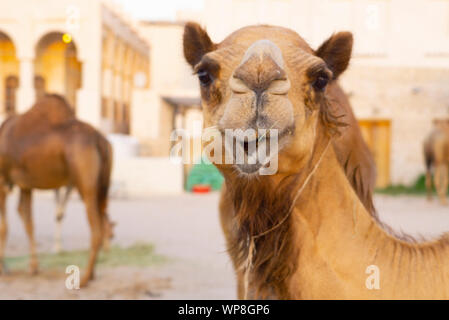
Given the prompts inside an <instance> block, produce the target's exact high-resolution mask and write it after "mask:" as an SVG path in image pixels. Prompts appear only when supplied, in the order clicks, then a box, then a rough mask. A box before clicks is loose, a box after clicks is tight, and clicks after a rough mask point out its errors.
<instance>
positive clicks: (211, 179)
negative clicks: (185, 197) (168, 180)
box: [186, 158, 224, 192]
mask: <svg viewBox="0 0 449 320" xmlns="http://www.w3.org/2000/svg"><path fill="white" fill-rule="evenodd" d="M223 181H224V178H223V176H222V175H221V173H220V171H218V169H217V168H216V167H215V166H214V165H213V164H212V163H211V162H210V161H209V160H207V159H204V158H203V159H201V162H200V163H197V164H195V165H194V166H193V167H192V170H190V172H189V175H188V176H187V183H186V190H187V191H190V192H191V191H192V188H193V186H194V185H209V186H210V187H211V189H212V190H220V189H221V185H222V184H223Z"/></svg>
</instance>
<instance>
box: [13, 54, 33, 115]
mask: <svg viewBox="0 0 449 320" xmlns="http://www.w3.org/2000/svg"><path fill="white" fill-rule="evenodd" d="M19 69H20V71H19V88H18V89H17V106H16V108H17V109H16V111H17V113H23V112H25V111H27V110H28V109H29V108H31V106H32V105H33V104H34V102H35V100H36V93H35V90H34V62H33V59H32V58H28V57H27V58H21V59H20V67H19Z"/></svg>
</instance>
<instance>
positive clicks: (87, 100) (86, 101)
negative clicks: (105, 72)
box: [76, 60, 101, 128]
mask: <svg viewBox="0 0 449 320" xmlns="http://www.w3.org/2000/svg"><path fill="white" fill-rule="evenodd" d="M82 63H83V69H82V70H83V72H82V84H83V86H82V88H81V89H79V90H78V92H77V99H76V104H77V106H76V114H77V117H78V118H79V119H80V120H82V121H85V122H87V123H89V124H91V125H93V126H94V127H96V128H100V126H101V94H100V92H101V87H100V70H101V68H100V67H98V63H94V62H93V61H89V60H88V61H82Z"/></svg>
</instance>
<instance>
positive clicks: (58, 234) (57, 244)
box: [53, 186, 72, 253]
mask: <svg viewBox="0 0 449 320" xmlns="http://www.w3.org/2000/svg"><path fill="white" fill-rule="evenodd" d="M71 191H72V187H70V186H68V187H67V188H66V191H65V193H64V195H63V196H62V197H61V194H60V189H56V190H55V198H56V228H55V239H54V246H53V250H54V252H56V253H60V252H61V251H62V220H63V218H64V212H65V208H66V206H67V202H68V200H69V197H70V192H71Z"/></svg>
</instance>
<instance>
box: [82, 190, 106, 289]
mask: <svg viewBox="0 0 449 320" xmlns="http://www.w3.org/2000/svg"><path fill="white" fill-rule="evenodd" d="M83 198H84V202H85V204H86V211H87V218H88V220H89V226H90V231H91V243H90V253H89V261H88V263H87V268H86V273H85V275H84V277H83V278H82V280H81V286H82V287H83V286H85V285H87V283H88V282H89V280H92V279H93V278H94V268H95V262H96V260H97V255H98V251H99V250H100V247H101V243H102V240H103V225H102V219H101V216H100V212H99V210H98V203H97V202H98V201H97V193H96V190H95V191H94V190H92V192H90V193H89V195H86V196H83Z"/></svg>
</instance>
